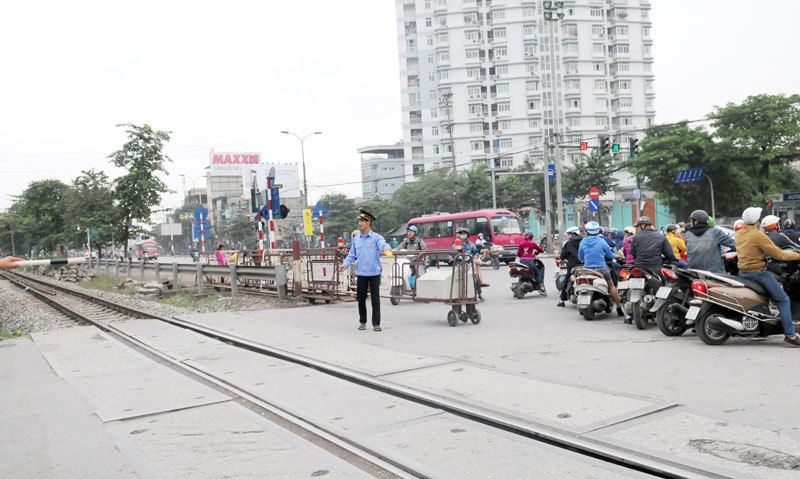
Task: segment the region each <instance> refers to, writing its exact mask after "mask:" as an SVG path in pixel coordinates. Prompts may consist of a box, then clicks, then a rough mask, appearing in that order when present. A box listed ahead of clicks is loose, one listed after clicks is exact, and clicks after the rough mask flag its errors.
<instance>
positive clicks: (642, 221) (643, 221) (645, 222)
mask: <svg viewBox="0 0 800 479" xmlns="http://www.w3.org/2000/svg"><path fill="white" fill-rule="evenodd" d="M652 224H653V222H652V221H651V220H650V217H649V216H640V217H639V219H638V220H637V221H636V226H639V225H647V226H651V225H652Z"/></svg>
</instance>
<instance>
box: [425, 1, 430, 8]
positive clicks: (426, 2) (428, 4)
mask: <svg viewBox="0 0 800 479" xmlns="http://www.w3.org/2000/svg"><path fill="white" fill-rule="evenodd" d="M425 9H426V10H430V9H431V0H425Z"/></svg>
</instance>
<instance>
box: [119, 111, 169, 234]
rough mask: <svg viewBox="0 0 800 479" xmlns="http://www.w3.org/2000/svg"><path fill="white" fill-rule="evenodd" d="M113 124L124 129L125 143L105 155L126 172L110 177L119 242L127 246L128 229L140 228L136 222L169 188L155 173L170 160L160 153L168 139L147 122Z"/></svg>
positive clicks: (139, 220)
mask: <svg viewBox="0 0 800 479" xmlns="http://www.w3.org/2000/svg"><path fill="white" fill-rule="evenodd" d="M117 126H123V127H126V128H127V129H126V130H125V132H126V133H127V134H128V142H127V143H125V144H124V145H123V146H122V149H121V150H117V151H115V152H114V153H112V154H110V155H109V156H108V157H109V158H110V159H111V163H112V164H114V165H115V166H118V167H120V168H124V169H126V170H127V171H128V174H126V175H124V176H121V177H119V178H117V179H116V180H114V189H115V191H114V194H115V196H116V198H117V207H118V214H119V227H120V230H119V235H120V239H121V241H122V244H123V245H127V244H128V239H129V237H130V234H131V233H132V232H134V233H135V232H137V231H143V230H142V229H141V228H139V227H136V226H135V225H136V223H139V222H141V223H145V222H147V221H148V220H149V218H150V215H151V213H152V211H151V210H152V208H153V207H154V206H156V205H158V204H159V203H160V202H161V194H162V193H166V192H167V191H169V190H168V188H167V185H166V184H164V182H163V181H162V180H161V178H159V177H158V176H157V174H158V173H159V172H162V173H167V170H166V168H165V163H166V162H168V161H172V160H170V159H169V158H168V157H167V156H166V155H164V153H163V152H162V150H163V148H164V144H165V143H166V142H168V141H169V139H170V137H169V132H166V131H160V130H153V129H152V128H151V127H150V126H149V125H142V126H138V125H133V124H131V123H128V124H125V125H117ZM132 228H135V229H132Z"/></svg>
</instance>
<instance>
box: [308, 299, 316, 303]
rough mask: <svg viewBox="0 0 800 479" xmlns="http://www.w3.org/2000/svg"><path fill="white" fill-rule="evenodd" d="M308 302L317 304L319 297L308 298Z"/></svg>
mask: <svg viewBox="0 0 800 479" xmlns="http://www.w3.org/2000/svg"><path fill="white" fill-rule="evenodd" d="M308 302H309V303H311V304H317V298H308Z"/></svg>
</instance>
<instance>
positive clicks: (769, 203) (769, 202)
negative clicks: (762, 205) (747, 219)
mask: <svg viewBox="0 0 800 479" xmlns="http://www.w3.org/2000/svg"><path fill="white" fill-rule="evenodd" d="M767 206H769V207H770V208H772V200H769V201H767Z"/></svg>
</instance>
